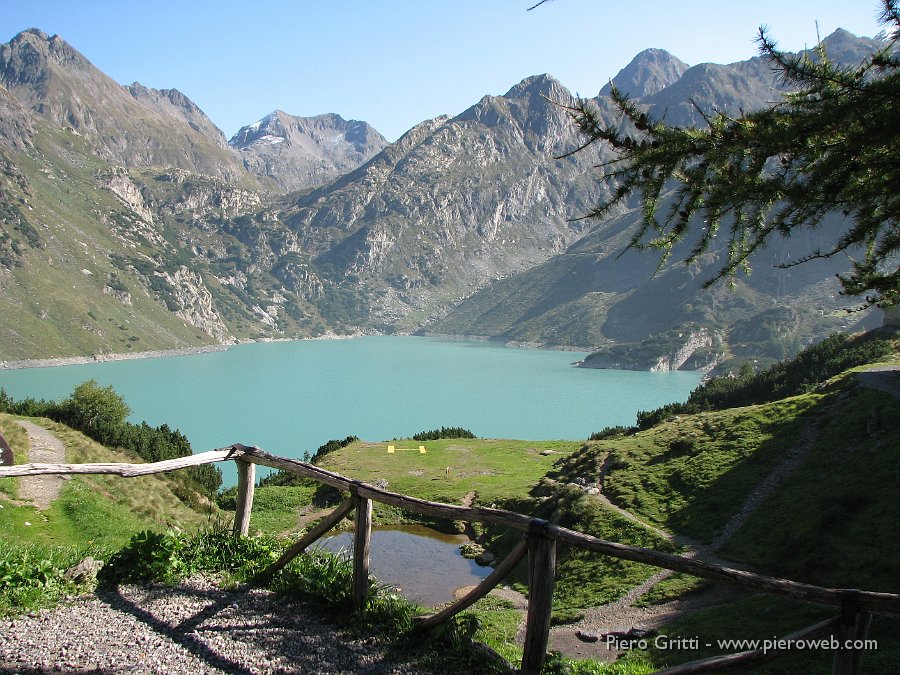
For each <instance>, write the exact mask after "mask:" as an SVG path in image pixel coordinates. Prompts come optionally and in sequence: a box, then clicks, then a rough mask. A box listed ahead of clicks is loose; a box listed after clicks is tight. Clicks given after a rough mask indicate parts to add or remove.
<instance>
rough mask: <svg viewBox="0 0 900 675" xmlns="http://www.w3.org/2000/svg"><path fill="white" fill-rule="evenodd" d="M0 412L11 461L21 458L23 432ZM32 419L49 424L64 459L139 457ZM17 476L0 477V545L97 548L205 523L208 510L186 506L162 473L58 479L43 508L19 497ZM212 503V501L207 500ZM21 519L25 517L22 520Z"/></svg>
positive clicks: (0, 428)
mask: <svg viewBox="0 0 900 675" xmlns="http://www.w3.org/2000/svg"><path fill="white" fill-rule="evenodd" d="M15 419H16V418H15V417H13V416H10V415H6V414H0V431H2V432H3V435H4V436H5V437H6V439H7V440H8V441H9V442H10V445H11V446H12V448H13V451H14V452H15V455H16V462H17V463H22V462H25V461H27V459H26V457H27V452H28V450H27V436H26V434H25V432H24V430H22V428H21V427H19V426H18V425H17V424H15V422H14V420H15ZM32 421H33V422H35V423H36V424H39V425H40V426H43V427H45V428H46V429H48V430H50V431H51V432H52V433H53V434H54V435H55V436H56V437H57V438H59V439H60V440H61V441H62V442H63V443H64V445H65V447H66V461H67V462H71V463H87V462H135V461H140V460H137V459H136V458H134V457H131V456H128V455H125V454H123V453H121V452H118V451H115V450H110V449H108V448H105V447H103V446H102V445H99V444H98V443H96V442H94V441H92V440H90V439H89V438H87V437H86V436H84V435H83V434H81V433H79V432H77V431H74V430H72V429H70V428H69V427H66V426H64V425H62V424H58V423H56V422H52V421H50V420H46V419H38V418H35V419H32ZM21 480H22V479H21V478H4V479H2V483H0V493H2V494H0V505H2V507H3V508H2V510H0V545H2V546H10V545H13V544H16V543H24V542H31V543H40V544H48V545H61V546H83V545H85V544H88V543H91V544H93V545H95V546H97V547H101V548H116V547H119V546H121V545H123V544H124V543H125V542H127V541H128V539H129V538H130V537H131V536H132V535H133V534H135V533H137V532H139V531H141V530H145V529H148V528H159V529H168V528H178V529H190V528H195V527H197V526H199V525H201V524H203V523H206V522H207V521H208V520H209V519H210V517H211V516H212V515H213V514H212V513H210V512H207V513H201V512H199V511H196V510H194V509H191V508H189V507H188V506H186V505H185V504H184V503H183V502H182V501H181V500H180V499H179V498H178V497H176V495H175V492H174V491H173V488H174V487H175V485H174V483H172V481H171V480H169V479H168V478H166V477H165V476H164V475H155V476H138V477H135V478H127V479H126V478H121V477H119V476H73V477H72V478H71V479H70V480H66V481H64V483H63V487H62V490H61V492H60V496H59V498H58V499H57V500H56V501H54V502H53V503H52V504H51V506H50V508H49V509H47V510H46V511H39V510H38V509H36V508H35V507H34V506H31V505H30V504H28V503H24V502H20V501H19V500H18V499H17V496H18V483H19V481H21ZM209 508H210V509H215V507H214V505H209ZM25 523H30V524H29V525H26V524H25Z"/></svg>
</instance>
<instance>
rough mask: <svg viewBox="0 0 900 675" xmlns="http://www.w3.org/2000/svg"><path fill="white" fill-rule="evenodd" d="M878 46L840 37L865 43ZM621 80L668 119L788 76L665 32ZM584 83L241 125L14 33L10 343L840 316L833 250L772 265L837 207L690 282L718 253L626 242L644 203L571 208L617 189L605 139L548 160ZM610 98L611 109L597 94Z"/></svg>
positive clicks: (646, 343)
mask: <svg viewBox="0 0 900 675" xmlns="http://www.w3.org/2000/svg"><path fill="white" fill-rule="evenodd" d="M872 44H873V43H872V41H871V40H866V39H857V38H853V37H852V36H850V35H849V34H846V33H844V32H838V33H836V34H835V35H833V36H830V37H829V38H828V39H827V40H826V46H827V47H828V48H831V46H833V47H834V49H835V50H836V51H838V52H839V53H840V55H841V58H842V59H850V60H852V59H853V58H857V57H859V58H861V55H862V54H863V53H865V51H866V50H868V49H870V48H871V46H872ZM615 81H616V82H617V83H618V84H619V85H620V86H621V87H622V88H623V89H624V90H626V91H628V92H629V93H630V94H631V95H632V96H634V97H635V100H637V101H638V102H639V103H640V104H642V105H646V106H647V107H648V108H649V109H650V110H651V112H653V113H654V114H658V115H662V114H663V111H665V114H666V116H667V119H669V120H670V121H672V119H674V117H677V116H679V115H681V116H683V117H685V119H687V117H689V114H688V112H686V111H689V110H694V108H693V106H694V105H697V106H700V107H701V108H706V109H715V108H716V107H718V106H723V107H726V108H728V109H730V108H729V106H737V107H738V108H744V109H749V108H752V107H756V106H760V105H765V104H767V103H768V102H769V101H771V100H772V93H773V91H775V88H776V87H777V83H775V80H774V79H773V77H772V73H771V71H770V69H769V68H768V66H767V65H766V64H764V63H763V62H762V61H760V60H759V59H756V60H752V61H750V62H745V63H739V64H731V65H728V66H714V65H710V64H704V65H701V66H695V67H693V68H688V67H687V66H686V65H685V64H683V63H682V62H680V61H679V60H678V59H676V58H675V57H673V56H671V55H668V54H666V53H665V52H662V51H660V50H647V51H645V52H643V53H642V54H640V55H638V56H637V57H636V58H635V59H634V60H633V61H632V63H631V64H629V65H628V66H627V67H626V68H625V69H623V71H622V72H621V73H620V74H619V75H618V76H617V77H616V78H615ZM689 99H693V103H690V102H689ZM572 102H573V98H572V95H571V93H570V92H568V91H567V90H566V89H565V87H563V86H562V85H561V84H560V83H559V82H557V81H556V80H555V79H554V78H552V77H551V76H549V75H541V76H533V77H529V78H526V79H524V80H522V81H521V82H520V83H519V84H517V85H515V86H513V87H512V88H511V89H510V90H509V91H508V92H506V93H505V94H503V95H502V96H485V97H484V98H483V99H482V100H480V101H479V102H477V103H476V104H475V105H473V106H471V107H470V108H469V109H467V110H465V111H464V112H462V113H460V114H458V115H456V116H443V117H438V118H435V119H433V120H427V121H425V122H422V123H421V124H419V125H417V126H415V127H414V128H413V129H411V130H410V131H409V132H408V133H407V134H405V135H404V136H403V137H402V138H401V139H400V140H398V141H397V142H396V143H393V144H387V145H385V143H384V139H383V138H382V137H381V136H380V135H379V134H377V132H375V131H374V130H373V129H372V128H371V127H369V126H368V125H366V124H365V123H363V122H354V121H345V120H343V119H341V118H340V117H338V116H337V115H323V116H319V117H314V118H298V117H293V116H291V115H287V114H285V113H282V112H279V111H276V112H275V113H273V114H271V115H269V116H267V117H266V118H264V119H263V120H260V121H259V122H258V123H256V124H253V125H249V126H248V127H245V128H244V129H242V130H241V132H240V133H239V134H237V135H236V136H235V138H234V139H232V141H231V146H229V145H227V144H226V143H225V139H224V136H223V135H222V133H221V131H219V130H218V129H216V128H215V126H214V125H213V124H212V123H211V122H210V120H209V119H208V118H207V117H206V115H205V114H204V113H203V112H202V111H201V110H200V109H199V108H197V106H196V105H194V104H193V103H192V102H191V101H190V100H189V99H188V98H187V97H185V96H184V95H183V94H181V93H180V92H178V91H177V90H174V89H165V90H155V89H149V88H147V87H144V86H142V85H140V84H138V83H134V84H132V85H130V86H128V87H123V86H121V85H118V84H116V83H115V82H113V81H112V80H111V79H110V78H108V77H107V76H106V75H104V74H103V73H101V72H100V71H99V70H97V69H96V68H95V67H94V66H93V65H91V64H90V62H89V61H87V59H86V58H85V57H84V56H82V55H81V54H80V53H79V52H77V51H76V50H75V49H73V48H72V47H70V46H69V45H68V44H66V43H65V41H63V40H62V39H61V38H59V37H58V36H54V37H49V36H47V35H46V34H45V33H42V32H41V31H38V30H34V29H32V30H29V31H25V32H24V33H21V34H20V35H18V36H16V37H15V38H13V40H11V41H10V43H8V44H6V45H2V46H0V113H2V115H0V223H2V232H0V287H2V289H3V294H2V296H0V311H2V312H3V315H4V316H6V317H7V320H6V321H5V322H3V323H2V324H0V358H24V357H34V356H62V355H73V354H88V353H97V352H105V351H127V350H143V349H154V348H172V347H187V346H194V345H202V344H208V343H214V342H218V343H228V342H232V341H235V340H243V339H265V338H271V337H300V336H308V335H314V336H315V335H322V334H326V333H328V332H336V333H353V332H357V331H364V332H365V331H384V332H395V331H412V330H417V329H423V330H426V331H430V332H439V333H454V334H470V335H481V336H487V337H490V338H495V339H501V340H511V341H533V342H540V343H547V344H556V345H574V346H579V347H589V348H594V347H603V348H604V349H605V350H606V352H604V355H599V356H597V357H596V359H595V361H594V362H595V363H603V362H607V363H617V364H625V363H630V364H632V365H633V366H634V367H646V368H649V367H653V366H656V367H660V368H662V367H672V364H675V363H680V364H682V365H683V366H684V367H694V366H697V365H705V364H709V363H712V362H715V361H717V360H718V359H720V358H721V357H722V356H723V355H738V356H741V355H744V356H748V357H751V356H759V355H762V356H766V357H769V356H772V357H779V356H783V355H785V354H790V353H793V351H795V350H796V348H797V347H799V346H800V345H801V344H802V343H804V342H806V341H808V340H809V339H812V338H814V337H816V336H819V335H821V334H823V333H824V332H828V331H830V330H833V329H835V328H842V327H848V328H849V327H850V326H851V322H850V321H849V320H848V319H847V317H846V316H845V315H844V314H843V313H842V312H841V311H840V308H841V307H843V306H844V305H846V304H847V300H846V299H844V298H839V297H835V293H836V285H835V284H834V282H833V274H834V272H835V271H837V270H838V268H837V267H834V266H828V265H824V266H812V265H804V266H802V267H798V268H792V269H790V270H781V271H775V270H774V268H773V267H772V265H773V264H776V263H780V262H784V261H788V260H792V259H796V257H797V256H798V255H800V254H801V253H802V252H804V251H807V250H809V247H811V246H813V245H814V244H815V243H817V239H816V237H818V238H819V239H821V238H823V237H831V236H834V233H835V232H836V231H837V229H836V228H840V227H841V224H840V223H839V222H837V221H835V222H834V223H833V224H832V225H830V226H828V227H825V228H822V229H821V231H819V232H816V233H815V237H813V238H803V237H795V238H793V239H791V240H786V241H783V242H773V245H772V246H771V247H770V249H769V250H768V251H767V252H765V254H764V256H763V257H762V258H761V259H760V260H758V261H757V264H756V270H757V274H755V275H754V276H753V277H749V278H747V279H743V278H739V279H738V280H737V284H736V288H735V290H729V289H728V288H725V287H723V286H719V287H715V288H713V289H711V290H708V291H704V290H703V289H702V288H701V282H702V281H703V280H705V279H706V278H708V277H709V276H710V270H713V269H715V267H714V262H715V260H714V258H715V256H716V255H717V254H716V253H715V252H712V253H711V256H710V260H708V261H706V264H707V267H705V268H699V269H694V268H684V267H682V266H678V265H669V266H664V267H663V268H661V269H660V270H658V271H657V270H656V266H657V262H658V261H657V260H656V259H654V257H653V256H652V255H648V254H638V253H636V252H628V253H626V254H625V255H620V254H621V252H622V250H623V249H624V247H625V243H626V242H627V240H628V230H629V228H630V227H631V226H632V225H633V224H634V223H635V222H636V218H637V216H636V214H634V213H630V212H621V213H618V214H616V217H615V218H613V219H611V220H608V221H604V222H602V223H597V222H594V221H585V220H580V219H579V217H580V216H581V215H582V214H584V213H585V212H587V211H588V210H589V209H590V207H591V206H593V205H594V204H596V203H597V201H598V200H602V198H603V196H604V190H605V189H606V188H605V187H604V186H603V185H601V184H600V183H599V182H598V181H597V176H596V173H595V171H594V165H595V164H596V163H597V162H598V161H603V160H604V159H607V158H608V156H607V155H604V154H602V150H600V149H589V150H587V151H584V152H581V153H578V154H575V155H572V156H567V157H564V158H560V159H557V158H558V157H561V156H562V155H565V154H566V153H567V152H568V151H570V150H571V149H572V148H574V147H576V146H577V144H578V142H579V139H578V138H577V137H576V135H575V132H574V127H573V125H572V123H571V120H570V119H569V117H568V113H567V111H566V108H565V106H566V105H568V104H570V103H572ZM595 102H596V105H597V106H598V108H599V109H600V111H601V114H602V115H603V116H604V117H606V118H607V119H609V120H612V119H614V118H613V114H614V113H613V110H612V107H611V104H610V101H609V98H608V96H606V95H605V94H604V92H601V95H600V96H599V97H598V98H597V99H596V101H595ZM679 111H681V112H679ZM670 116H671V117H670ZM598 152H600V153H601V154H599V155H598ZM342 172H346V173H342ZM317 183H318V184H319V185H318V186H316V184H317ZM296 187H302V188H303V189H302V190H298V191H297V192H293V193H290V194H286V195H284V196H281V197H277V196H275V195H276V194H277V193H278V192H281V191H284V190H287V189H293V188H296ZM838 262H840V263H841V264H845V262H846V261H843V262H841V261H838ZM654 272H656V274H655V276H654ZM853 320H854V321H855V318H854V319H853ZM698 335H706V336H708V338H703V339H699V338H697V336H698ZM685 343H690V344H696V345H698V346H699V345H701V343H702V346H699V348H698V349H695V350H693V351H692V352H691V354H690V355H687V354H686V351H685ZM617 350H618V351H617ZM623 350H624V352H623Z"/></svg>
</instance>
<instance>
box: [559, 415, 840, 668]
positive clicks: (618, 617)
mask: <svg viewBox="0 0 900 675" xmlns="http://www.w3.org/2000/svg"><path fill="white" fill-rule="evenodd" d="M822 419H823V418H822V417H818V418H815V419H812V420H810V421H809V422H808V423H807V424H806V426H805V427H804V429H803V433H802V437H801V439H800V442H798V443H797V444H796V445H795V446H794V447H792V448H791V449H790V450H788V451H787V452H786V453H785V455H784V457H783V458H782V460H781V461H780V462H779V463H778V464H777V465H776V466H775V467H774V468H773V469H772V471H771V472H770V473H769V475H768V476H766V478H765V479H763V480H762V481H761V482H760V483H759V484H758V485H757V486H756V488H755V489H754V490H753V491H752V492H751V493H750V494H749V495H748V496H747V498H746V499H745V500H744V503H743V504H742V505H741V508H740V509H739V510H738V511H737V513H735V514H734V515H733V516H732V517H731V518H730V519H729V520H728V522H727V523H726V524H725V526H724V527H723V528H722V531H721V532H720V533H719V534H718V536H716V538H715V539H714V540H713V541H711V542H710V543H708V544H700V543H698V542H696V541H693V540H691V539H688V538H687V537H683V536H673V535H671V534H669V533H666V532H663V531H662V530H659V529H658V528H656V527H653V526H652V525H649V524H647V523H644V522H643V521H641V520H640V519H639V518H637V517H636V516H634V514H632V513H630V512H628V511H626V510H625V509H622V508H620V507H618V506H616V505H614V504H612V502H610V501H609V500H608V499H607V498H606V497H605V496H604V495H602V494H599V495H595V496H594V497H593V498H594V499H598V500H600V501H602V502H603V504H604V506H606V507H608V508H612V509H613V510H615V511H616V512H617V513H619V514H621V515H623V516H625V517H626V518H628V519H629V520H631V521H632V522H635V523H637V524H639V525H642V526H644V527H646V528H647V529H649V530H651V531H653V532H654V533H655V534H658V535H661V536H663V537H664V538H666V539H668V540H669V541H672V542H673V543H675V544H678V545H680V546H682V547H683V548H684V549H685V550H684V551H683V552H682V553H681V555H683V556H685V557H687V558H692V559H697V560H702V561H704V562H709V563H713V564H716V565H722V566H726V567H732V568H737V569H742V566H741V565H737V564H735V563H733V562H730V561H725V560H723V559H721V558H719V557H718V555H717V554H716V552H717V551H718V549H719V548H721V547H722V545H723V544H725V542H726V541H728V540H729V539H730V538H731V537H732V536H733V535H734V533H735V532H737V531H738V530H739V529H740V528H741V527H742V526H743V525H744V523H746V522H747V520H748V519H749V518H750V516H751V515H753V513H754V512H755V511H756V510H757V509H758V508H759V506H760V504H762V503H763V501H765V499H766V498H767V497H768V496H769V495H770V494H772V492H774V491H775V489H776V488H777V487H778V486H779V485H781V484H782V483H783V482H784V481H785V479H786V478H787V477H788V476H790V475H791V473H793V472H794V470H795V469H796V468H797V467H798V466H800V464H801V463H802V462H803V460H804V459H806V456H807V454H808V453H809V450H810V448H811V447H812V445H813V442H814V441H815V439H816V438H817V436H818V431H819V426H820V423H821V421H822ZM673 574H674V572H672V571H671V570H666V569H663V570H660V571H659V572H657V573H656V574H654V575H653V576H651V577H649V578H648V579H646V580H645V581H644V582H643V583H641V584H639V585H638V586H635V587H634V588H632V589H631V590H630V591H629V592H628V593H626V594H625V595H624V596H623V597H621V598H619V599H618V600H614V601H613V602H610V603H607V604H605V605H600V606H597V607H591V608H588V609H587V610H586V611H585V614H584V618H583V619H582V620H581V621H579V622H577V623H575V624H568V625H565V626H558V627H555V628H553V629H551V631H550V649H553V650H557V651H559V652H561V653H563V654H565V655H566V656H571V657H573V658H593V659H598V660H603V661H614V660H615V659H616V658H617V657H618V655H619V653H620V652H618V651H617V650H615V649H612V648H610V647H608V646H607V644H606V641H605V640H603V639H600V640H598V641H596V642H584V641H582V640H580V639H579V638H578V636H577V634H578V633H579V632H580V633H582V634H583V633H590V634H593V635H603V634H605V633H610V632H617V633H618V632H623V633H624V632H626V631H628V630H630V629H632V628H641V629H647V630H656V629H659V628H661V627H662V626H664V625H666V624H668V623H671V622H672V621H674V620H676V619H677V618H678V617H680V616H682V615H684V614H686V613H689V612H691V611H694V610H696V609H699V608H701V607H708V606H712V605H716V604H720V603H721V602H724V601H726V600H727V598H728V597H729V590H728V589H727V588H720V587H714V588H712V589H709V590H707V591H704V592H702V593H698V594H694V595H692V596H690V597H687V598H685V599H682V600H674V601H671V602H666V603H663V604H660V605H651V606H649V607H635V606H634V602H635V601H637V600H638V598H640V597H641V596H643V595H645V594H646V593H647V592H648V591H650V589H651V588H653V587H654V586H655V585H656V584H658V583H659V582H660V581H662V580H663V579H667V578H668V577H670V576H672V575H673Z"/></svg>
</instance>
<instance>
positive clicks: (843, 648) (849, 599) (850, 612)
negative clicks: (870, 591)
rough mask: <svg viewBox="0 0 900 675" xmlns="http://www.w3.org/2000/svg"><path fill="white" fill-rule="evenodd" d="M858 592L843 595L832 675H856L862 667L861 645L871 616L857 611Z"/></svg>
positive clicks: (849, 591) (851, 591)
mask: <svg viewBox="0 0 900 675" xmlns="http://www.w3.org/2000/svg"><path fill="white" fill-rule="evenodd" d="M858 600H859V591H856V590H848V591H846V592H845V593H844V602H843V604H842V606H841V616H840V625H839V626H838V630H837V640H838V648H837V649H836V650H835V652H834V663H833V666H832V671H831V672H832V674H833V675H858V674H859V669H860V667H861V666H862V656H863V649H862V644H863V641H865V639H866V636H867V635H868V634H869V625H870V624H871V623H872V615H871V614H870V613H869V612H865V611H862V612H861V611H860V610H859V604H858Z"/></svg>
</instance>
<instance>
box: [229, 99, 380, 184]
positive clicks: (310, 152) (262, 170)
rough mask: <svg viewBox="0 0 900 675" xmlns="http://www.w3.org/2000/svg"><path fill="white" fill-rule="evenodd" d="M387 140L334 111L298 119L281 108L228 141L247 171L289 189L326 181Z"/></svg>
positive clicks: (353, 167) (368, 157) (360, 160)
mask: <svg viewBox="0 0 900 675" xmlns="http://www.w3.org/2000/svg"><path fill="white" fill-rule="evenodd" d="M387 144H388V142H387V140H385V138H384V137H383V136H382V135H381V134H379V133H378V132H377V131H375V129H373V128H372V127H371V126H369V125H368V124H366V123H365V122H359V121H357V120H345V119H344V118H342V117H341V116H340V115H335V114H328V115H317V116H316V117H295V116H294V115H288V114H287V113H285V112H282V111H281V110H276V111H275V112H273V113H270V114H269V115H266V116H265V117H263V118H262V119H261V120H259V121H258V122H254V123H253V124H250V125H248V126H245V127H242V128H241V129H240V130H239V131H238V132H237V133H236V134H235V135H234V137H233V138H232V139H231V140H230V141H229V142H228V145H229V146H231V147H232V148H234V149H235V150H237V151H238V152H239V154H240V157H241V160H242V161H243V163H244V167H245V168H246V169H247V170H248V171H250V172H251V173H253V174H255V175H257V176H261V177H265V178H268V179H271V180H272V181H274V182H275V183H276V184H277V185H278V186H279V187H280V188H281V190H282V191H284V192H293V191H296V190H303V189H307V188H313V187H318V186H320V185H324V184H325V183H328V182H330V181H331V180H333V179H334V178H337V177H338V176H340V175H341V174H344V173H347V172H348V171H352V170H353V169H355V168H356V167H358V166H360V165H361V164H364V163H365V162H367V161H368V160H369V159H371V158H372V156H374V155H375V154H377V153H378V152H379V151H381V150H382V149H383V148H384V147H385V146H386V145H387Z"/></svg>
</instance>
